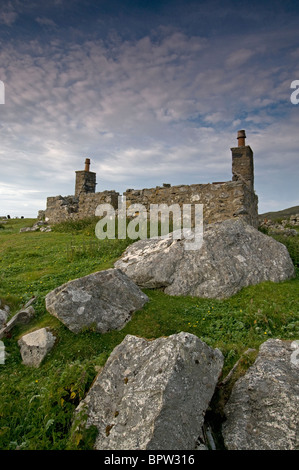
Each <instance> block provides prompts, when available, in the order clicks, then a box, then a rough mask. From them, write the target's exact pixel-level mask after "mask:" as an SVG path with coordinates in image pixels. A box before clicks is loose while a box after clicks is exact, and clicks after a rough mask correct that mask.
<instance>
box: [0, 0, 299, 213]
mask: <svg viewBox="0 0 299 470" xmlns="http://www.w3.org/2000/svg"><path fill="white" fill-rule="evenodd" d="M298 20H299V10H298V2H296V1H287V0H286V1H275V0H274V1H271V2H268V1H255V0H253V1H250V2H248V1H247V2H245V1H244V2H243V1H236V0H235V1H233V0H231V1H219V0H215V1H199V0H197V1H189V0H184V1H181V0H164V1H163V0H162V1H155V0H152V1H146V0H142V1H138V0H136V1H133V0H121V1H120V0H109V1H108V0H107V1H106V0H103V1H101V0H99V1H91V0H85V1H82V0H81V1H79V0H56V1H55V0H52V1H51V0H49V1H48V2H41V1H37V0H35V1H32V0H27V1H23V0H2V1H1V3H0V80H1V81H2V82H3V83H4V86H5V104H0V132H1V145H0V165H1V166H0V215H7V214H10V215H11V216H13V217H14V216H19V217H20V216H22V215H23V216H24V217H36V215H37V211H38V210H39V209H45V207H46V198H47V196H55V195H59V194H61V195H65V196H66V195H70V194H74V185H75V171H76V170H81V169H83V168H84V161H85V158H86V157H89V158H90V159H91V170H92V171H95V172H96V173H97V183H98V185H97V191H102V190H110V189H115V190H117V191H119V192H121V193H122V192H123V191H125V190H126V189H127V188H135V189H139V188H144V187H155V186H158V185H162V184H163V183H171V184H172V185H175V184H192V183H208V182H213V181H226V180H230V179H231V151H230V148H231V147H234V146H236V145H237V141H236V135H237V131H238V130H239V129H245V130H246V134H247V140H246V143H247V144H248V145H250V146H251V148H252V149H253V152H254V158H255V160H254V163H255V189H256V192H257V194H258V196H259V212H260V213H262V212H266V211H271V210H281V209H284V208H286V207H290V206H294V205H298V204H299V197H298V177H299V163H298V149H299V105H294V104H292V103H291V100H290V96H291V93H292V92H293V91H294V90H292V89H291V88H290V86H291V82H292V81H293V80H299V34H298Z"/></svg>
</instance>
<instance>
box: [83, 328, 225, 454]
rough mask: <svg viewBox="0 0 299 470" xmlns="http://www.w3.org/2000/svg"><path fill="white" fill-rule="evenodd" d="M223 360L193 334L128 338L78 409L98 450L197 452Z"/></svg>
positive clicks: (113, 354) (117, 349) (114, 352)
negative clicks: (94, 430)
mask: <svg viewBox="0 0 299 470" xmlns="http://www.w3.org/2000/svg"><path fill="white" fill-rule="evenodd" d="M222 366H223V356H222V353H221V352H220V351H219V350H218V349H212V348H210V347H209V346H207V345H206V344H205V343H204V342H202V341H201V340H200V339H199V338H198V337H196V336H194V335H192V334H190V333H183V332H182V333H179V334H174V335H171V336H169V337H167V338H165V337H161V338H158V339H156V340H153V341H147V340H145V339H143V338H139V337H136V336H131V335H127V336H126V337H125V339H124V340H123V342H122V343H121V344H120V345H118V346H117V347H116V348H115V349H114V350H113V352H112V353H111V355H110V357H109V359H108V361H107V363H106V365H105V367H104V368H103V370H102V371H101V372H100V373H99V375H98V376H97V378H96V380H95V382H94V383H93V385H92V387H91V389H90V391H89V392H88V394H87V396H86V397H85V399H84V400H82V402H81V403H80V405H79V407H78V408H77V413H79V412H82V413H83V414H84V415H87V422H86V426H87V427H89V426H91V425H95V426H97V428H98V431H99V432H98V436H97V439H96V443H95V449H102V450H103V449H105V450H108V449H112V450H113V449H118V450H126V449H127V450H137V449H140V450H145V449H150V450H163V449H164V450H171V449H173V450H178V449H180V450H186V449H191V450H192V449H195V446H196V441H197V438H198V437H199V435H200V434H201V427H202V425H203V421H204V414H205V412H206V409H207V407H208V405H209V402H210V400H211V398H212V395H213V393H214V389H215V386H216V383H217V380H218V377H219V375H220V373H221V370H222Z"/></svg>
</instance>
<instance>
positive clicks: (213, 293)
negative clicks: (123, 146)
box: [115, 219, 295, 299]
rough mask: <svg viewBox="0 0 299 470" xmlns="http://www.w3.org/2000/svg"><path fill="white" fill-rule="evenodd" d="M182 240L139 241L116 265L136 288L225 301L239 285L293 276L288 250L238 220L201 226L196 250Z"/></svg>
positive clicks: (170, 238) (276, 280) (244, 285)
mask: <svg viewBox="0 0 299 470" xmlns="http://www.w3.org/2000/svg"><path fill="white" fill-rule="evenodd" d="M185 244H186V240H185V239H184V237H181V238H180V239H176V238H174V237H173V234H169V235H168V236H167V237H165V238H164V239H148V240H140V241H137V242H135V243H133V244H132V245H130V246H129V247H128V248H127V249H126V251H125V252H124V254H123V255H122V257H121V258H120V259H119V260H118V261H117V262H116V263H115V267H116V268H119V269H121V270H122V271H123V272H125V273H126V274H127V275H128V276H129V277H130V278H131V279H132V280H133V281H134V282H136V284H138V285H139V286H140V287H147V288H164V292H165V293H166V294H169V295H190V296H195V297H208V298H219V299H221V298H228V297H230V296H232V295H233V294H235V293H236V292H238V291H239V290H240V289H242V288H243V287H246V286H249V285H254V284H258V283H260V282H263V281H273V282H279V281H284V280H286V279H290V278H291V277H293V276H294V274H295V272H294V266H293V263H292V260H291V258H290V256H289V253H288V251H287V249H286V247H285V246H284V245H283V244H281V243H279V242H277V241H276V240H274V239H273V238H271V237H269V236H267V235H265V234H263V233H261V232H259V231H258V230H257V229H255V228H254V227H252V226H251V225H248V224H246V223H245V222H243V221H242V220H240V219H230V220H225V221H224V222H221V223H215V224H210V225H207V226H206V227H205V230H204V235H203V243H202V246H201V247H200V248H199V249H196V250H187V249H185V248H186V245H185Z"/></svg>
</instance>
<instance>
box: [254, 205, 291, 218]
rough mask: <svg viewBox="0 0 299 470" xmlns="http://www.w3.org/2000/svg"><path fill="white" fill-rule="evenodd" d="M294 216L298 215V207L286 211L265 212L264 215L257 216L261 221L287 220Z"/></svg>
mask: <svg viewBox="0 0 299 470" xmlns="http://www.w3.org/2000/svg"><path fill="white" fill-rule="evenodd" d="M295 214H299V206H293V207H289V208H288V209H283V210H281V211H276V212H265V213H264V214H259V220H260V221H262V220H264V219H270V220H278V219H286V218H289V217H290V216H291V215H295Z"/></svg>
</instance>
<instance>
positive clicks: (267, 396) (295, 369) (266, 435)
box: [223, 339, 299, 450]
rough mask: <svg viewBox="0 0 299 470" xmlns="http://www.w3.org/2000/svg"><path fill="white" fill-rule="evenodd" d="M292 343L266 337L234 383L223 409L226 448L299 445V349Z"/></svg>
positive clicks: (296, 446)
mask: <svg viewBox="0 0 299 470" xmlns="http://www.w3.org/2000/svg"><path fill="white" fill-rule="evenodd" d="M294 343H296V342H294ZM293 346H294V344H293V343H291V342H290V341H289V342H287V341H281V340H279V339H270V340H268V341H266V342H265V343H263V344H262V345H261V347H260V350H259V355H258V357H257V359H256V361H255V363H254V364H253V365H252V366H251V367H250V368H249V369H248V371H247V373H246V374H245V376H243V377H241V378H240V379H239V380H238V381H237V382H236V384H235V385H234V388H233V390H232V393H231V396H230V398H229V401H228V403H227V404H226V407H225V409H224V411H225V414H226V418H227V420H226V422H225V423H224V424H223V436H224V441H225V445H226V447H227V449H228V450H295V449H297V450H298V449H299V380H298V378H299V350H297V351H296V350H294V348H293Z"/></svg>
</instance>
